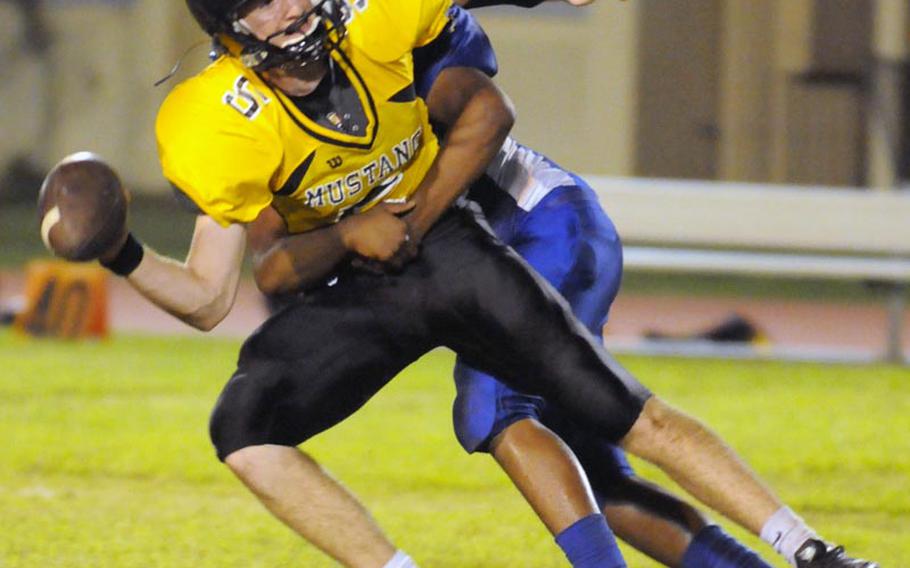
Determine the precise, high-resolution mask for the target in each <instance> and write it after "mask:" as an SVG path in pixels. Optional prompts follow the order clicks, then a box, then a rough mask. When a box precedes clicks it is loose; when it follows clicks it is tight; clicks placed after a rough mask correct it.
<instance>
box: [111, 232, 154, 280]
mask: <svg viewBox="0 0 910 568" xmlns="http://www.w3.org/2000/svg"><path fill="white" fill-rule="evenodd" d="M144 255H145V249H144V248H143V247H142V243H140V242H139V239H137V238H136V237H134V236H133V233H130V234H128V235H127V236H126V242H125V243H123V248H121V249H120V252H118V253H117V256H115V257H114V258H113V260H110V261H108V262H104V261H102V262H101V266H103V267H105V268H107V269H108V270H110V271H111V272H113V273H114V274H116V275H117V276H129V275H130V274H132V273H133V271H134V270H136V267H137V266H139V263H140V262H142V257H143V256H144Z"/></svg>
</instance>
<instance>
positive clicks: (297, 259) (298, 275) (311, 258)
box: [253, 225, 349, 294]
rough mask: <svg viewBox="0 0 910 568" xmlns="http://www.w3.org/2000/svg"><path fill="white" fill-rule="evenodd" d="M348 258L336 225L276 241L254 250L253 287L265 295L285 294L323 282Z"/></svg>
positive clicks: (346, 249)
mask: <svg viewBox="0 0 910 568" xmlns="http://www.w3.org/2000/svg"><path fill="white" fill-rule="evenodd" d="M348 256H349V251H348V248H347V247H346V246H345V244H344V242H343V240H342V238H341V234H340V231H339V227H338V225H333V226H329V227H324V228H322V229H316V230H312V231H307V232H305V233H300V234H297V235H289V236H285V237H282V238H280V239H277V240H276V241H275V242H274V243H273V244H272V245H271V246H270V247H268V248H267V249H266V250H265V251H263V252H261V253H258V252H257V251H254V257H253V263H254V265H255V275H256V284H257V285H258V286H259V289H260V290H261V291H262V292H263V293H265V294H286V293H289V292H296V291H299V290H306V289H307V288H312V287H313V286H316V285H318V284H321V283H323V282H324V281H325V280H326V279H327V278H328V277H329V276H330V275H331V274H332V273H333V272H334V271H335V270H337V268H338V265H339V264H341V262H342V261H344V260H345V259H347V258H348Z"/></svg>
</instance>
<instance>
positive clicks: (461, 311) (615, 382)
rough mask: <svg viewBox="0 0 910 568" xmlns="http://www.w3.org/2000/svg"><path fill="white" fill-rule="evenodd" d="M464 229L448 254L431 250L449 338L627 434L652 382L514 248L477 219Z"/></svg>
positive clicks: (486, 365) (496, 370)
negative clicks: (618, 357) (601, 340)
mask: <svg viewBox="0 0 910 568" xmlns="http://www.w3.org/2000/svg"><path fill="white" fill-rule="evenodd" d="M463 221H465V220H464V219H463ZM468 224H469V223H468ZM475 227H476V225H475ZM464 231H467V232H468V233H470V235H468V234H464V233H459V234H457V236H456V241H457V242H454V243H450V245H449V246H447V247H444V248H445V253H446V254H445V255H443V254H440V253H441V252H442V251H433V250H430V251H429V252H430V254H431V255H432V256H434V257H436V261H435V264H436V265H437V269H438V271H439V274H441V275H444V276H443V278H444V280H445V285H444V286H443V285H440V289H439V292H440V295H441V297H442V300H441V301H444V302H445V303H446V304H448V305H449V306H450V307H449V308H448V309H447V310H446V312H445V313H446V319H445V322H444V325H446V330H445V334H444V340H445V342H446V343H447V344H448V345H449V346H450V347H452V348H453V349H455V350H456V351H457V352H459V353H460V354H462V355H463V356H464V358H465V361H466V362H467V363H469V364H471V365H472V366H475V367H477V368H480V369H482V370H484V371H485V372H488V373H491V374H493V375H494V376H496V377H498V378H499V379H501V380H502V381H503V382H505V383H506V384H507V385H508V386H509V387H511V388H513V389H515V390H518V391H520V392H527V393H531V394H534V395H538V396H543V397H545V398H546V399H547V400H548V401H549V402H551V403H555V404H557V405H559V406H561V407H563V408H565V409H566V410H567V411H570V412H572V413H573V415H575V416H577V418H578V420H579V421H580V422H583V423H586V424H587V425H589V426H592V427H595V428H597V429H598V430H599V431H600V432H601V434H603V435H607V436H609V437H610V438H611V439H619V438H620V437H622V436H623V435H624V434H625V433H626V432H627V431H628V429H629V428H630V427H631V425H632V424H633V423H634V421H635V420H636V419H637V417H638V415H639V413H640V411H641V408H642V406H643V404H644V401H645V400H646V399H647V398H648V397H649V396H650V393H649V392H648V391H647V389H646V388H644V387H643V386H642V385H641V384H640V383H638V381H637V380H636V379H635V378H634V377H632V376H631V375H630V374H629V373H628V372H627V371H625V370H624V369H622V367H620V366H619V365H618V364H617V363H616V362H615V361H614V360H613V359H612V357H610V356H609V355H608V354H607V353H606V352H605V351H604V350H603V348H602V347H601V346H600V345H598V343H597V340H596V339H595V338H594V336H592V335H591V333H590V332H588V330H587V329H586V328H585V327H584V326H583V325H582V324H581V323H580V322H579V321H578V320H577V319H576V318H575V317H574V316H572V314H571V310H570V307H569V306H568V305H567V304H566V302H565V300H564V299H562V298H561V297H560V296H559V294H558V293H557V292H556V290H554V289H553V288H552V287H551V286H550V285H549V284H548V283H547V282H546V281H545V280H544V279H543V278H542V277H540V276H539V275H537V274H536V273H535V272H533V270H531V269H530V267H529V266H528V265H527V263H525V262H524V261H523V260H521V258H520V257H519V256H518V255H517V254H516V253H515V252H514V251H512V250H510V249H508V248H507V247H504V246H503V245H502V244H501V243H500V242H498V241H497V240H496V239H495V238H493V237H492V235H489V234H486V233H482V231H481V230H480V229H479V227H477V228H472V227H468V226H466V227H465V228H464ZM429 248H430V249H433V248H434V247H432V246H431V247H429ZM440 323H443V322H440Z"/></svg>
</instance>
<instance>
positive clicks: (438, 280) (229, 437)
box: [210, 206, 650, 460]
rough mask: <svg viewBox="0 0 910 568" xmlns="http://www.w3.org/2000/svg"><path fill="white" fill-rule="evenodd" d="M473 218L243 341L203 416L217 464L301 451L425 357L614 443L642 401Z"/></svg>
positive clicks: (555, 299)
mask: <svg viewBox="0 0 910 568" xmlns="http://www.w3.org/2000/svg"><path fill="white" fill-rule="evenodd" d="M478 217H479V213H478V212H476V211H475V210H474V209H473V208H470V207H468V206H457V207H454V208H453V209H452V210H451V211H449V212H448V213H446V214H445V215H444V216H443V217H442V219H440V221H439V222H437V224H436V225H435V226H434V227H433V228H432V229H431V230H430V231H429V233H427V235H426V237H425V238H424V240H423V243H422V245H421V251H420V255H419V256H418V258H417V259H415V260H414V261H413V262H411V263H410V264H408V265H407V266H406V267H405V268H404V269H403V270H402V271H401V272H400V273H397V274H374V273H370V272H366V271H357V270H354V269H350V270H346V271H344V272H343V273H342V274H341V275H340V276H339V278H338V281H337V283H336V284H334V285H333V286H327V287H324V288H320V289H318V290H317V291H315V292H312V293H307V294H306V295H305V296H304V297H303V298H302V299H301V300H299V301H297V302H295V303H293V304H292V305H290V306H288V307H287V308H285V309H284V310H282V311H280V312H278V313H277V314H276V315H274V316H273V317H271V318H270V319H269V320H268V321H266V322H265V323H264V324H263V325H262V327H260V328H259V329H258V330H257V331H256V332H255V333H254V334H253V335H252V336H251V337H250V338H249V339H247V341H246V342H245V343H244V345H243V348H242V349H241V352H240V359H239V362H238V364H237V371H236V372H235V373H234V375H233V377H231V379H230V381H229V382H228V383H227V385H226V386H225V388H224V390H223V391H222V393H221V396H220V397H219V399H218V403H217V405H216V407H215V410H214V412H213V414H212V418H211V424H210V431H211V436H212V441H213V442H214V444H215V447H216V450H217V453H218V457H219V459H222V460H223V459H224V458H225V457H227V456H228V455H230V454H231V453H232V452H234V451H236V450H239V449H241V448H244V447H247V446H253V445H262V444H277V445H286V446H296V445H298V444H300V443H302V442H303V441H305V440H307V439H308V438H310V437H312V436H314V435H315V434H318V433H319V432H322V431H323V430H326V429H328V428H330V427H332V426H333V425H335V424H337V423H339V422H341V421H342V420H344V419H345V418H347V417H348V416H350V415H351V414H353V413H354V412H355V411H356V410H357V409H358V408H360V407H361V406H362V405H363V404H364V403H366V402H367V401H368V400H369V399H370V397H372V396H373V395H374V394H376V392H377V391H379V389H381V388H382V387H383V386H384V385H385V384H386V383H387V382H389V381H390V380H391V379H392V378H393V377H394V376H395V375H397V374H398V373H399V372H400V371H401V370H402V369H404V368H405V367H406V366H407V365H409V364H410V363H412V362H413V361H415V360H416V359H418V358H419V357H420V356H421V355H423V354H424V353H426V352H427V351H429V350H431V349H433V348H435V347H438V346H446V347H449V348H451V349H453V350H454V351H456V352H458V353H459V354H461V355H462V356H463V357H464V358H465V360H466V362H468V363H469V364H470V365H472V366H474V367H477V368H479V369H483V370H485V371H487V372H489V373H490V374H492V375H494V376H496V377H498V378H500V379H501V380H502V381H503V382H505V383H507V384H508V385H509V386H510V387H512V388H513V389H516V390H518V391H521V392H527V393H531V394H537V395H540V396H543V397H545V398H547V399H548V400H549V401H551V402H553V403H554V404H556V405H558V406H560V407H562V408H563V409H565V411H566V412H567V413H569V414H570V415H571V416H573V417H574V418H575V419H576V420H577V421H578V422H580V423H582V424H585V425H587V426H588V427H590V428H592V429H595V430H596V431H599V432H601V433H602V434H603V435H604V436H605V437H607V438H609V439H610V440H613V441H618V440H619V439H620V438H621V437H623V436H624V435H625V434H626V433H627V432H628V431H629V429H630V428H631V427H632V424H633V423H634V422H635V420H636V419H637V418H638V415H639V414H640V412H641V409H642V407H643V405H644V402H645V400H647V398H648V397H649V396H650V393H649V391H648V390H647V389H646V388H645V387H644V386H642V385H641V384H640V383H639V382H638V381H637V380H636V379H635V378H634V377H632V376H631V375H630V374H629V373H628V372H627V371H625V370H624V369H623V368H622V367H620V366H619V365H618V364H617V363H616V362H615V361H614V360H613V359H612V358H611V357H610V356H609V355H608V354H607V353H606V352H605V351H604V349H603V348H602V347H601V346H600V345H599V344H598V343H597V342H596V340H595V339H594V338H593V337H592V336H591V334H590V333H589V332H588V331H587V330H586V329H585V328H584V326H583V325H582V324H580V323H578V322H577V321H576V320H575V318H574V317H573V316H572V314H571V311H570V309H569V307H568V305H567V304H566V303H565V301H564V300H563V299H562V298H561V297H560V296H559V295H558V293H556V292H555V291H554V290H553V289H552V288H551V287H550V285H549V284H548V283H547V282H545V281H544V280H543V279H542V278H540V277H538V276H537V275H536V274H535V273H534V272H533V271H532V270H531V269H530V268H529V267H528V266H527V265H526V264H525V262H524V261H523V260H522V259H521V258H520V257H519V256H518V255H517V254H516V253H514V252H513V251H512V250H511V249H509V248H508V247H506V246H504V245H503V244H502V243H500V242H499V240H498V239H497V238H496V237H495V236H494V235H493V234H492V233H491V232H490V231H488V230H487V229H486V228H485V227H484V226H482V224H481V222H480V221H479V219H478Z"/></svg>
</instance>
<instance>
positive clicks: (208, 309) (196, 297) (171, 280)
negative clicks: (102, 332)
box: [127, 248, 240, 331]
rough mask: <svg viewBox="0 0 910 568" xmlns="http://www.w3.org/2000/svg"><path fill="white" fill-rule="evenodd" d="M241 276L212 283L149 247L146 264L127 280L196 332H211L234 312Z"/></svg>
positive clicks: (146, 251)
mask: <svg viewBox="0 0 910 568" xmlns="http://www.w3.org/2000/svg"><path fill="white" fill-rule="evenodd" d="M239 273H240V271H239V270H238V271H237V274H236V275H234V276H233V277H232V278H230V279H228V280H227V281H225V282H221V283H218V282H215V283H213V282H208V281H206V280H205V279H204V278H202V277H201V276H200V275H199V274H197V273H196V272H195V271H194V270H193V269H192V268H191V267H190V266H189V265H188V264H185V263H180V262H177V261H175V260H173V259H170V258H167V257H165V256H162V255H159V254H158V253H156V252H155V251H153V250H151V249H149V248H146V249H145V256H144V257H143V259H142V262H141V263H140V264H139V266H138V267H137V268H136V270H135V271H134V272H133V273H132V274H130V275H129V277H128V278H127V280H128V281H129V283H130V285H131V286H132V287H133V288H134V289H135V290H137V291H138V292H139V293H140V294H142V295H143V296H144V297H145V298H147V299H148V300H149V301H151V302H152V303H153V304H155V305H156V306H158V307H159V308H161V309H163V310H164V311H166V312H168V313H169V314H171V315H173V316H175V317H177V318H178V319H180V320H181V321H183V322H185V323H187V324H189V325H191V326H193V327H195V328H196V329H200V330H202V331H209V330H210V329H212V328H213V327H215V326H216V325H217V324H218V323H219V322H221V320H223V319H224V317H225V316H226V315H227V314H228V312H229V311H230V309H231V306H232V305H233V303H234V297H235V295H236V292H237V283H238V279H239Z"/></svg>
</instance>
